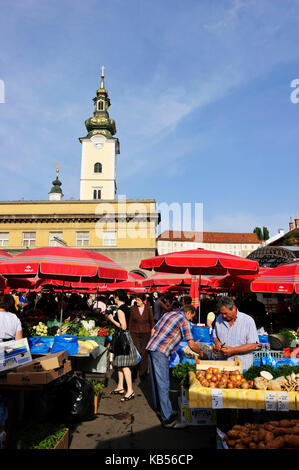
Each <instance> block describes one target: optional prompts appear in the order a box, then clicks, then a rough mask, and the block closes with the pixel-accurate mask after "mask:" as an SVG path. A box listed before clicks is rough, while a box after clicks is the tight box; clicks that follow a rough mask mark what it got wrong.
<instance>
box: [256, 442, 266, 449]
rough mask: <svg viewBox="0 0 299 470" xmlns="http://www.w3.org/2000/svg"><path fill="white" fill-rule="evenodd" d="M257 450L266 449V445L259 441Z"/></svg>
mask: <svg viewBox="0 0 299 470" xmlns="http://www.w3.org/2000/svg"><path fill="white" fill-rule="evenodd" d="M257 448H258V449H266V444H265V443H264V441H260V442H259V443H258V445H257Z"/></svg>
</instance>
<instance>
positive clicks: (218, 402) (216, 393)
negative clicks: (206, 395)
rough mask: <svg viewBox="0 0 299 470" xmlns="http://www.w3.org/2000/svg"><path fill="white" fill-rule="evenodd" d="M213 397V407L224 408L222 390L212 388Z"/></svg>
mask: <svg viewBox="0 0 299 470" xmlns="http://www.w3.org/2000/svg"><path fill="white" fill-rule="evenodd" d="M211 398H212V408H214V409H221V408H223V398H222V390H220V389H216V388H212V390H211Z"/></svg>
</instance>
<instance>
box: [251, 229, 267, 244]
mask: <svg viewBox="0 0 299 470" xmlns="http://www.w3.org/2000/svg"><path fill="white" fill-rule="evenodd" d="M253 233H256V234H257V238H258V239H259V240H260V241H265V240H268V238H269V230H268V229H267V227H263V229H261V227H255V229H254V230H253Z"/></svg>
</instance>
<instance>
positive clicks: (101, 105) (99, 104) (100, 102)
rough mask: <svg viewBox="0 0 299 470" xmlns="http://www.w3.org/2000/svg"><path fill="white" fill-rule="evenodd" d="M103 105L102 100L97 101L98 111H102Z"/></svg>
mask: <svg viewBox="0 0 299 470" xmlns="http://www.w3.org/2000/svg"><path fill="white" fill-rule="evenodd" d="M104 109H105V106H104V101H102V100H101V101H98V111H104Z"/></svg>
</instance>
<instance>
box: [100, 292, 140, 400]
mask: <svg viewBox="0 0 299 470" xmlns="http://www.w3.org/2000/svg"><path fill="white" fill-rule="evenodd" d="M114 301H115V303H116V305H117V307H118V308H117V312H116V314H115V318H114V317H113V314H112V313H110V314H109V315H108V317H107V318H108V319H109V320H110V321H111V323H113V324H114V325H115V326H116V331H115V333H114V335H116V337H115V338H116V339H117V343H118V344H115V345H114V348H113V349H114V351H115V352H113V351H112V352H113V354H114V359H113V365H114V366H115V367H116V368H117V374H118V383H117V386H116V388H115V389H114V390H113V391H112V392H111V394H112V395H124V396H123V397H122V398H121V401H122V402H126V401H129V400H132V399H133V398H135V394H134V390H133V385H132V372H131V367H134V366H135V365H136V364H137V363H138V354H137V350H136V347H135V346H134V343H133V341H132V338H131V335H130V333H129V330H128V326H129V320H130V309H129V307H128V306H127V305H126V303H125V302H126V294H125V293H124V292H123V291H120V290H119V291H116V292H115V294H114ZM114 335H113V336H114ZM112 341H113V340H112ZM126 345H127V351H124V352H125V353H127V354H124V353H123V352H122V353H120V354H119V353H118V351H119V350H121V349H122V347H123V346H126ZM124 381H125V383H126V387H127V391H126V393H125V389H124Z"/></svg>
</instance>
